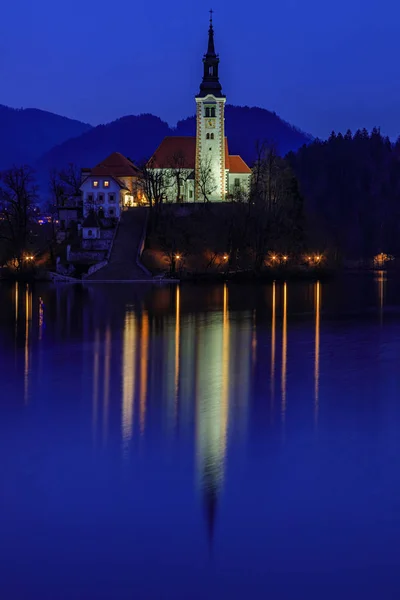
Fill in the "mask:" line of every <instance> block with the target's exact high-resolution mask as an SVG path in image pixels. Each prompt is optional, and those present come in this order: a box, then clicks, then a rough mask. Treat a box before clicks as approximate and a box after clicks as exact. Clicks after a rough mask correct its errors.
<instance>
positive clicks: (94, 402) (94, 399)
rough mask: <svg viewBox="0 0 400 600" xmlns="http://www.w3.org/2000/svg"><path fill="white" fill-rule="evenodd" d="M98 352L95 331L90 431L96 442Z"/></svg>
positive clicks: (98, 338) (96, 333) (98, 345)
mask: <svg viewBox="0 0 400 600" xmlns="http://www.w3.org/2000/svg"><path fill="white" fill-rule="evenodd" d="M99 350H100V334H99V330H98V329H96V332H95V336H94V349H93V394H92V430H93V441H95V440H96V431H97V414H98V410H99V408H98V398H99V360H100V359H99Z"/></svg>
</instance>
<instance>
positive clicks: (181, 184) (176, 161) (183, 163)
mask: <svg viewBox="0 0 400 600" xmlns="http://www.w3.org/2000/svg"><path fill="white" fill-rule="evenodd" d="M168 164H169V165H170V168H169V169H168V171H169V173H168V178H169V180H170V182H171V185H175V189H176V202H181V198H182V191H183V190H184V189H185V184H186V181H187V180H188V179H189V177H190V174H191V172H192V171H191V169H188V168H187V160H186V156H185V154H184V153H183V152H182V150H178V151H177V152H175V154H173V155H172V156H171V158H170V159H169V160H168Z"/></svg>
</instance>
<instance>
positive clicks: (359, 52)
mask: <svg viewBox="0 0 400 600" xmlns="http://www.w3.org/2000/svg"><path fill="white" fill-rule="evenodd" d="M209 4H210V6H209V5H208V4H207V5H206V4H205V5H204V7H203V8H201V7H200V6H199V5H198V4H196V3H193V4H192V3H190V2H187V0H186V1H184V0H175V1H174V2H163V1H161V0H152V1H151V2H148V3H140V4H138V3H136V2H132V0H130V1H129V2H128V1H127V0H120V1H119V2H118V3H114V4H113V3H110V2H104V0H96V1H95V0H79V1H78V0H70V1H69V2H68V3H63V4H55V3H54V2H53V1H50V0H37V1H36V2H28V0H15V1H14V2H7V3H5V4H4V6H2V15H1V17H2V18H1V23H0V76H1V84H2V85H1V88H0V89H1V93H0V103H1V104H6V105H9V106H13V107H17V108H20V107H24V108H26V107H36V108H42V109H45V110H49V111H52V112H55V113H58V114H62V115H65V116H68V117H72V118H76V119H79V120H82V121H86V122H89V123H91V124H93V125H97V124H99V123H105V122H108V121H112V120H114V119H116V118H118V117H121V116H123V115H127V114H139V113H143V112H151V113H153V114H156V115H158V116H160V117H161V118H162V119H164V120H166V121H168V122H169V123H170V124H171V125H173V124H175V123H176V121H177V120H178V119H180V118H184V117H186V116H189V115H191V114H194V108H195V104H194V99H193V97H194V95H195V94H196V93H197V91H198V87H199V83H200V79H201V73H202V65H201V58H202V55H203V53H204V52H205V50H206V44H207V27H208V18H209V14H208V10H209V9H210V8H211V5H212V8H213V9H214V11H215V13H214V26H215V36H216V50H217V52H219V54H220V59H221V66H220V78H221V83H222V86H223V91H224V93H225V94H226V95H227V99H228V102H229V103H230V104H236V105H249V106H260V107H263V108H267V109H269V110H273V111H275V112H277V114H278V115H280V116H281V117H282V118H284V119H285V120H287V121H289V122H290V123H292V124H294V125H296V126H298V127H300V128H301V129H303V130H305V131H307V132H309V133H311V134H313V135H315V136H320V137H327V136H328V135H329V133H330V131H331V130H332V129H334V130H335V131H343V132H345V131H346V130H347V129H348V128H350V129H352V130H353V131H354V130H355V129H357V128H362V127H367V128H368V129H370V128H372V127H373V126H374V125H376V126H380V127H381V130H382V132H383V133H385V134H388V135H390V136H391V137H392V138H396V137H397V136H398V135H399V134H400V119H399V114H400V110H399V107H400V77H399V70H400V68H399V56H400V38H399V36H398V20H399V17H400V8H399V5H398V3H395V2H394V0H383V1H382V2H380V3H378V2H371V1H370V2H361V0H336V1H335V2H332V3H330V4H326V3H323V2H321V0H318V1H317V0H301V1H300V0H281V1H280V2H274V3H272V2H265V0H255V1H253V2H252V3H243V2H240V3H239V2H234V1H231V2H229V3H228V2H226V1H225V2H224V1H223V0H213V1H212V2H210V3H209Z"/></svg>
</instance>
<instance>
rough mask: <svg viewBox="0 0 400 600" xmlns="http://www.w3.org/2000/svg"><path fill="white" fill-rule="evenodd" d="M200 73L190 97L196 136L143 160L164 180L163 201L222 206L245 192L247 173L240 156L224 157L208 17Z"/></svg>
mask: <svg viewBox="0 0 400 600" xmlns="http://www.w3.org/2000/svg"><path fill="white" fill-rule="evenodd" d="M203 68H204V71H203V79H202V82H201V84H200V90H199V93H198V94H197V96H196V97H195V100H196V136H195V137H190V136H177V137H174V136H168V137H166V138H164V140H163V141H162V142H161V144H160V146H159V147H158V148H157V150H156V151H155V153H154V155H153V156H152V158H151V159H150V161H149V165H148V166H149V167H150V168H151V169H154V170H155V171H161V172H163V173H164V174H165V177H166V179H169V185H167V186H166V200H167V201H171V202H173V201H176V200H178V201H181V202H194V201H197V202H201V201H210V202H223V201H229V200H232V199H235V198H239V197H240V196H247V195H248V192H249V188H250V178H251V170H250V168H249V167H248V165H247V164H246V163H245V162H244V160H243V159H242V158H241V157H240V156H238V155H230V154H229V149H228V139H227V138H226V136H225V103H226V97H225V95H224V94H223V93H222V86H221V83H220V81H219V72H218V71H219V56H218V55H217V54H216V52H215V46H214V27H213V23H212V18H210V26H209V30H208V46H207V52H206V54H205V55H204V58H203ZM178 170H179V173H178ZM177 177H179V178H180V180H179V183H178V182H177Z"/></svg>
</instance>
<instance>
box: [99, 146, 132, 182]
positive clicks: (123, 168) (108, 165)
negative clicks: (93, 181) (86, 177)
mask: <svg viewBox="0 0 400 600" xmlns="http://www.w3.org/2000/svg"><path fill="white" fill-rule="evenodd" d="M90 174H91V175H93V176H94V177H102V176H104V177H114V178H118V177H139V176H140V170H139V169H138V168H137V167H136V166H135V165H134V164H133V162H132V161H130V160H129V158H126V157H125V156H123V154H120V153H119V152H113V153H112V154H110V156H108V157H107V158H106V159H105V160H103V161H102V162H101V163H99V164H98V165H96V166H95V167H94V168H93V169H92V170H91V173H90Z"/></svg>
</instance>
